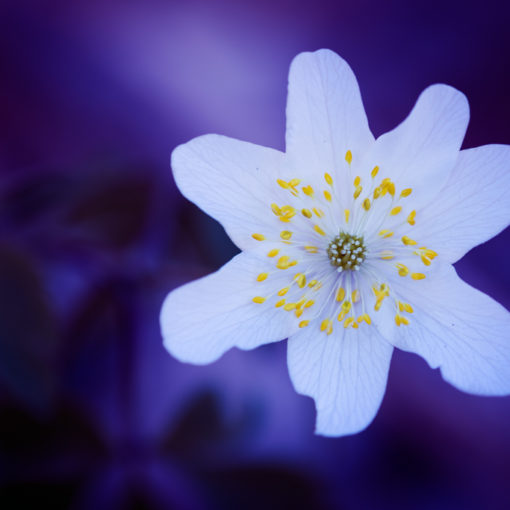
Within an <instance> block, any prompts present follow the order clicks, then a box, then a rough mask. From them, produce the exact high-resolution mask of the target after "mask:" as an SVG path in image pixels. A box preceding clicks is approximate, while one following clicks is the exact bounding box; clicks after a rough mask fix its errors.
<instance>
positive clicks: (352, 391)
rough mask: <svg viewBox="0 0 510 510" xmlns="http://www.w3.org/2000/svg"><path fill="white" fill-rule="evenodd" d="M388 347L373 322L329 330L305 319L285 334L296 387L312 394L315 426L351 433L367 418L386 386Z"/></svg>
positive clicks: (330, 432)
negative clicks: (293, 332) (301, 326)
mask: <svg viewBox="0 0 510 510" xmlns="http://www.w3.org/2000/svg"><path fill="white" fill-rule="evenodd" d="M392 351H393V347H392V346H391V345H390V344H389V343H388V342H387V341H386V340H384V339H383V338H382V337H381V336H380V335H379V334H378V333H377V331H376V330H375V328H374V327H373V326H368V325H366V324H362V325H361V326H360V329H358V330H352V329H351V330H345V329H344V328H343V326H342V325H341V324H338V323H337V324H336V325H335V328H334V330H333V333H332V334H331V335H326V334H325V333H323V332H319V331H318V326H317V325H310V326H308V327H307V328H305V329H304V330H303V331H300V332H299V333H297V334H296V335H293V336H292V337H290V338H289V341H288V358H287V359H288V365H289V372H290V377H291V379H292V383H293V384H294V387H295V388H296V391H298V392H299V393H302V394H303V395H308V396H310V397H313V398H314V399H315V405H316V408H317V425H316V432H317V433H318V434H322V435H325V436H341V435H346V434H354V433H356V432H359V431H361V430H363V429H364V428H365V427H367V426H368V425H369V424H370V422H371V421H372V420H373V418H374V416H375V414H376V413H377V410H378V409H379V406H380V405H381V401H382V398H383V396H384V392H385V389H386V381H387V377H388V370H389V365H390V360H391V354H392Z"/></svg>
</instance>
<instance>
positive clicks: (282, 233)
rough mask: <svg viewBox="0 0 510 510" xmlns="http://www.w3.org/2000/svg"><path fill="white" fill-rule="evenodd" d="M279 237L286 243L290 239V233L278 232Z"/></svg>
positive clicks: (288, 231) (285, 231) (286, 231)
mask: <svg viewBox="0 0 510 510" xmlns="http://www.w3.org/2000/svg"><path fill="white" fill-rule="evenodd" d="M280 237H281V238H282V239H285V240H286V241H288V240H289V239H290V238H291V237H292V232H290V230H282V231H281V232H280Z"/></svg>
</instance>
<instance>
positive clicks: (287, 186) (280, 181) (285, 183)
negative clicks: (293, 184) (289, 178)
mask: <svg viewBox="0 0 510 510" xmlns="http://www.w3.org/2000/svg"><path fill="white" fill-rule="evenodd" d="M276 182H277V183H278V184H279V185H280V186H281V187H282V188H283V189H289V188H290V185H289V183H288V182H285V181H282V180H281V179H276Z"/></svg>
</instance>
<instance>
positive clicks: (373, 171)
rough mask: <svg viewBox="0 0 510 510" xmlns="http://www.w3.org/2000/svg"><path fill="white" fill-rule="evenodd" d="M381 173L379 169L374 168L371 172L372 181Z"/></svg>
mask: <svg viewBox="0 0 510 510" xmlns="http://www.w3.org/2000/svg"><path fill="white" fill-rule="evenodd" d="M378 173H379V167H378V166H374V168H373V170H372V171H371V172H370V175H371V176H372V179H375V176H376V175H377V174H378Z"/></svg>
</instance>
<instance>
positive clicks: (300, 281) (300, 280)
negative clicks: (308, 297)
mask: <svg viewBox="0 0 510 510" xmlns="http://www.w3.org/2000/svg"><path fill="white" fill-rule="evenodd" d="M297 284H298V286H299V288H301V289H302V288H303V287H304V286H305V285H306V276H305V275H304V274H301V275H299V277H298V278H297Z"/></svg>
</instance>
